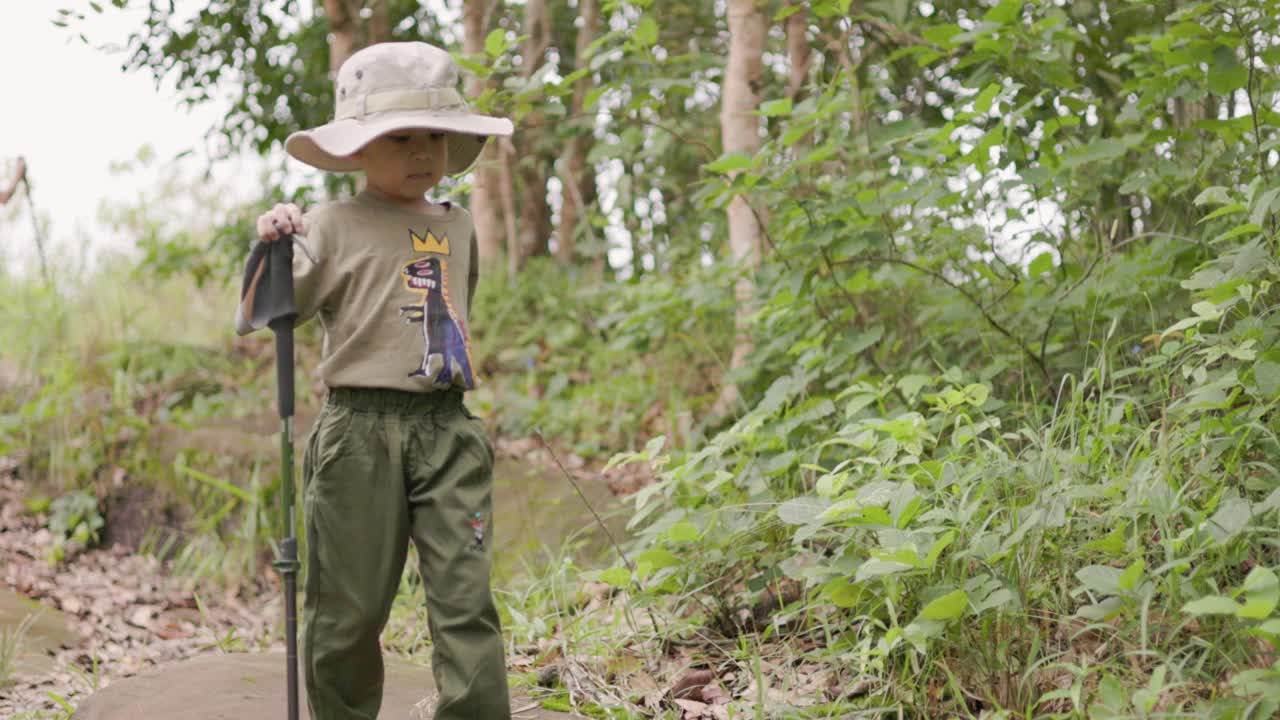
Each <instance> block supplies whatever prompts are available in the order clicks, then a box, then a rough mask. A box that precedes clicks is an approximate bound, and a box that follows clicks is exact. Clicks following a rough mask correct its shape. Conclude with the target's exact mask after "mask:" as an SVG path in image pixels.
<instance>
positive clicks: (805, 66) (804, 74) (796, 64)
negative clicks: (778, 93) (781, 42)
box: [787, 0, 813, 103]
mask: <svg viewBox="0 0 1280 720" xmlns="http://www.w3.org/2000/svg"><path fill="white" fill-rule="evenodd" d="M790 4H791V5H792V6H793V7H796V6H798V7H799V8H800V9H799V10H797V11H796V12H795V13H794V14H792V15H791V17H788V18H787V63H788V74H789V76H788V82H787V95H788V96H789V97H790V98H791V101H792V102H796V103H798V102H800V101H801V100H803V99H804V86H805V83H806V82H807V81H808V79H809V69H810V68H812V67H813V50H812V48H810V47H809V10H808V8H807V4H806V3H805V2H802V1H801V0H791V3H790Z"/></svg>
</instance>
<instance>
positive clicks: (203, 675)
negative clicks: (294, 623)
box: [71, 652, 579, 720]
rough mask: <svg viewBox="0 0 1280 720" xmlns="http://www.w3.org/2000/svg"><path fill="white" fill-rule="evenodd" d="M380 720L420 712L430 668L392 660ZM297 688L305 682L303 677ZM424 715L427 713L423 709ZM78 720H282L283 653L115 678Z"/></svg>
mask: <svg viewBox="0 0 1280 720" xmlns="http://www.w3.org/2000/svg"><path fill="white" fill-rule="evenodd" d="M386 668H387V670H386V672H387V675H386V684H385V686H384V688H383V695H382V711H381V712H380V713H379V714H378V717H380V718H386V719H387V720H402V719H405V720H407V719H408V718H411V717H413V715H412V713H413V712H414V706H415V705H418V704H419V703H420V701H422V700H423V699H424V698H426V697H428V696H429V695H430V693H431V692H432V691H433V689H434V688H433V683H432V679H431V671H430V669H429V668H426V667H421V666H418V665H413V664H411V663H408V662H405V661H403V660H396V659H393V658H387V662H386ZM299 684H300V685H305V684H304V683H302V678H301V676H299ZM300 695H301V697H300V698H299V702H300V703H301V712H300V715H301V717H302V718H309V717H310V715H309V714H308V712H307V701H306V688H305V686H304V687H302V688H301V692H300ZM511 707H512V710H513V711H517V710H518V711H520V712H516V713H515V714H514V715H513V720H559V719H561V718H574V717H579V716H577V715H570V714H568V713H562V712H553V711H550V710H542V709H540V708H538V707H537V706H536V705H534V704H533V703H531V702H530V701H529V700H528V699H527V698H525V697H524V696H522V695H515V696H513V697H512V700H511ZM418 712H419V714H421V709H419V711H418ZM71 717H72V720H139V719H140V718H146V719H147V720H165V719H166V718H182V719H183V720H214V719H215V718H235V719H236V720H279V718H282V717H285V657H284V653H283V652H274V653H261V654H257V653H232V654H225V655H200V656H197V657H194V658H191V659H189V660H184V661H182V662H177V663H171V664H169V665H166V666H164V667H161V668H156V669H154V670H151V671H148V672H146V673H144V674H142V675H138V676H136V677H132V678H128V679H125V680H116V681H115V682H112V683H111V684H110V685H109V686H107V687H105V688H103V689H102V690H99V691H98V692H96V693H94V694H93V695H92V696H90V697H89V698H88V699H87V700H85V701H84V702H82V703H80V707H79V708H78V709H77V710H76V712H75V714H74V715H72V716H71Z"/></svg>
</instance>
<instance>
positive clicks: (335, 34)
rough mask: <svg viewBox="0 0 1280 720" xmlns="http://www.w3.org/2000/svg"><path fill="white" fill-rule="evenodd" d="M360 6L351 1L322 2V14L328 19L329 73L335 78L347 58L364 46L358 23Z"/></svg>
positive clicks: (327, 0) (325, 0) (334, 0)
mask: <svg viewBox="0 0 1280 720" xmlns="http://www.w3.org/2000/svg"><path fill="white" fill-rule="evenodd" d="M360 5H361V3H359V2H352V0H324V14H325V17H327V18H328V19H329V71H330V72H331V73H333V75H335V76H336V75H337V74H338V68H340V67H342V64H343V63H345V62H346V61H347V58H349V57H351V55H352V53H354V52H355V51H357V50H359V49H360V48H361V47H363V46H364V41H363V38H362V37H361V34H362V33H361V32H360V23H359V22H358V20H359V17H360Z"/></svg>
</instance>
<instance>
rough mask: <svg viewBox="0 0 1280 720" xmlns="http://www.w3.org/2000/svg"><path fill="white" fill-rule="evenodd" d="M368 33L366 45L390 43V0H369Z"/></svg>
mask: <svg viewBox="0 0 1280 720" xmlns="http://www.w3.org/2000/svg"><path fill="white" fill-rule="evenodd" d="M369 8H370V10H371V11H372V13H371V14H370V15H369V32H368V33H367V35H366V37H367V38H368V41H369V42H368V44H369V45H373V44H374V43H384V42H390V41H391V8H390V0H369Z"/></svg>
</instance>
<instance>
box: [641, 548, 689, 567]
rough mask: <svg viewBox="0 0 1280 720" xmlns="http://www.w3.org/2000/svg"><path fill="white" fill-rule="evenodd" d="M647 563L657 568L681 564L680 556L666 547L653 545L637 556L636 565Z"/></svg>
mask: <svg viewBox="0 0 1280 720" xmlns="http://www.w3.org/2000/svg"><path fill="white" fill-rule="evenodd" d="M646 563H647V564H648V565H649V566H650V567H652V568H653V569H655V570H661V569H662V568H665V567H675V566H676V565H679V564H680V558H678V557H676V556H675V554H674V553H672V552H671V551H670V550H667V549H666V548H661V547H651V548H649V549H648V550H645V551H644V552H642V553H640V554H639V555H637V556H636V565H638V566H639V565H643V564H646Z"/></svg>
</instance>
